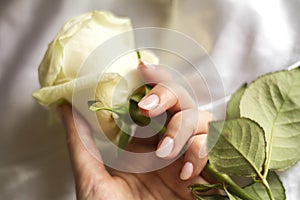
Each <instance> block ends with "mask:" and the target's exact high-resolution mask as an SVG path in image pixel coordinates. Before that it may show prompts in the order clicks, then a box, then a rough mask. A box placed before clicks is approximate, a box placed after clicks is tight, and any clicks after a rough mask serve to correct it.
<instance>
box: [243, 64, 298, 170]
mask: <svg viewBox="0 0 300 200" xmlns="http://www.w3.org/2000/svg"><path fill="white" fill-rule="evenodd" d="M240 110H241V116H243V117H247V118H250V119H252V120H254V121H256V122H257V123H258V124H259V125H260V126H261V127H262V128H263V129H264V131H265V137H266V142H267V151H266V153H267V159H266V163H265V167H266V172H267V169H268V168H270V169H279V170H282V169H286V168H288V167H290V166H292V165H293V164H295V163H296V162H297V161H298V160H299V159H300V131H299V130H300V68H299V67H298V68H296V69H293V70H291V71H287V70H284V71H279V72H275V73H271V74H267V75H264V76H262V77H260V78H258V79H257V80H255V81H254V82H253V83H251V84H250V85H249V86H248V88H247V89H246V91H245V93H244V95H243V97H242V99H241V104H240ZM265 175H266V173H265V174H264V176H265Z"/></svg>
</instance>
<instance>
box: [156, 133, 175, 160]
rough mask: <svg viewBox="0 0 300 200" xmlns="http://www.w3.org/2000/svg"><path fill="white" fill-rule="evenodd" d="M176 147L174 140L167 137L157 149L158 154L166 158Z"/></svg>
mask: <svg viewBox="0 0 300 200" xmlns="http://www.w3.org/2000/svg"><path fill="white" fill-rule="evenodd" d="M173 147H174V140H173V139H172V138H170V137H168V136H167V137H165V138H164V140H163V141H162V143H161V145H160V146H159V148H158V149H157V150H156V156H157V157H160V158H165V157H167V156H168V155H170V153H171V152H172V150H173Z"/></svg>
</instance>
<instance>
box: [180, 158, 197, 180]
mask: <svg viewBox="0 0 300 200" xmlns="http://www.w3.org/2000/svg"><path fill="white" fill-rule="evenodd" d="M193 170H194V166H193V164H192V163H191V162H186V163H185V164H184V165H183V167H182V170H181V173H180V179H181V180H187V179H189V178H190V177H191V176H192V173H193Z"/></svg>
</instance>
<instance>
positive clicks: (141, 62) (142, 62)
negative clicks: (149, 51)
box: [139, 59, 155, 69]
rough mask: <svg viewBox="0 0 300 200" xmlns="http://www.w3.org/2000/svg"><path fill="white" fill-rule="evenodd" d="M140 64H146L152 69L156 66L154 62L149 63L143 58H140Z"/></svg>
mask: <svg viewBox="0 0 300 200" xmlns="http://www.w3.org/2000/svg"><path fill="white" fill-rule="evenodd" d="M139 65H143V66H145V67H147V68H152V69H154V68H155V65H154V64H151V63H148V62H147V61H145V60H142V59H140V62H139Z"/></svg>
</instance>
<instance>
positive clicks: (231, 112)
mask: <svg viewBox="0 0 300 200" xmlns="http://www.w3.org/2000/svg"><path fill="white" fill-rule="evenodd" d="M246 88H247V84H243V85H242V86H241V87H240V88H239V89H238V90H237V91H236V92H235V93H234V94H233V95H232V97H231V98H230V101H229V102H228V104H227V110H226V119H235V118H239V117H240V101H241V98H242V96H243V94H244V92H245V90H246Z"/></svg>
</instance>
